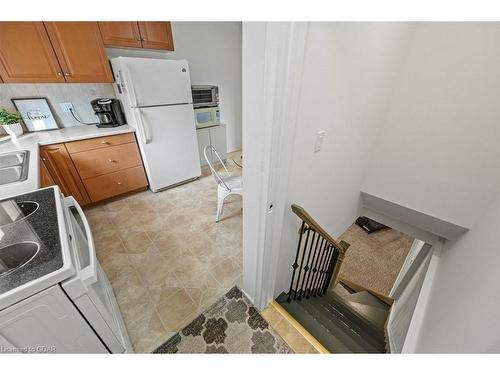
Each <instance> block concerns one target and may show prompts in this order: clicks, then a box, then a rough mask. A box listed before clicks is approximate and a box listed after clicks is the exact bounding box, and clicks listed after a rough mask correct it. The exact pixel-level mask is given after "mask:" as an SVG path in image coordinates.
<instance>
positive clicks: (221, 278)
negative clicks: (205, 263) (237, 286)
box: [210, 259, 241, 287]
mask: <svg viewBox="0 0 500 375" xmlns="http://www.w3.org/2000/svg"><path fill="white" fill-rule="evenodd" d="M210 273H211V274H212V276H213V277H214V278H215V280H217V281H218V282H219V283H220V284H221V285H222V286H223V287H230V286H233V285H234V282H235V280H236V279H238V277H239V276H240V274H241V269H240V268H239V267H237V266H236V265H235V264H234V262H233V261H231V259H225V260H224V261H222V262H221V263H219V264H218V265H216V266H214V267H212V268H211V269H210Z"/></svg>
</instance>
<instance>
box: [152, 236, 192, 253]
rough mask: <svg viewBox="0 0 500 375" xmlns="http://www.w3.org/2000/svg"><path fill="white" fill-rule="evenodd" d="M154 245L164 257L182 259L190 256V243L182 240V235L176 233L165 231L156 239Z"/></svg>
mask: <svg viewBox="0 0 500 375" xmlns="http://www.w3.org/2000/svg"><path fill="white" fill-rule="evenodd" d="M154 244H155V246H156V248H157V249H158V251H159V252H160V253H161V254H162V255H163V256H174V257H182V256H184V255H185V254H190V255H191V252H190V251H189V242H188V241H186V240H185V239H182V235H181V234H180V233H179V234H177V233H175V231H168V232H167V231H165V232H163V233H161V234H160V235H158V236H157V237H156V238H155V239H154Z"/></svg>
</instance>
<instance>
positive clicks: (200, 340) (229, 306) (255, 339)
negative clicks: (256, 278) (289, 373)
mask: <svg viewBox="0 0 500 375" xmlns="http://www.w3.org/2000/svg"><path fill="white" fill-rule="evenodd" d="M153 353H292V350H291V349H290V347H289V346H288V345H287V344H286V343H285V342H284V341H283V339H282V338H281V337H280V336H279V335H278V334H277V333H276V332H274V331H273V330H272V328H271V327H270V326H269V324H268V323H267V322H266V321H265V320H264V318H262V316H261V315H260V314H259V312H258V311H257V310H256V309H255V307H253V306H252V304H251V303H250V302H249V301H248V299H247V298H246V297H245V296H244V295H243V293H242V292H241V290H239V289H238V288H237V287H234V288H232V289H231V290H230V291H229V292H227V293H226V295H225V296H224V297H222V298H221V299H220V300H219V301H217V302H216V303H214V304H213V305H212V306H211V307H210V308H209V309H208V310H207V311H205V312H204V313H203V314H201V315H199V316H198V317H197V318H196V319H194V320H193V321H192V322H191V323H189V324H188V325H187V326H186V327H185V328H184V329H182V330H181V331H180V332H178V333H176V334H175V335H174V336H172V337H171V338H170V339H169V340H168V341H167V342H165V343H164V344H162V345H161V346H160V347H158V348H157V349H156V350H155V351H154V352H153Z"/></svg>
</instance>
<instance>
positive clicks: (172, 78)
mask: <svg viewBox="0 0 500 375" xmlns="http://www.w3.org/2000/svg"><path fill="white" fill-rule="evenodd" d="M122 68H123V75H124V77H123V79H124V80H125V90H127V91H128V95H129V97H130V102H131V103H130V105H131V106H132V107H143V106H154V105H171V104H183V103H192V101H193V98H192V95H191V80H190V78H189V66H188V62H187V61H186V60H161V59H142V58H123V60H122Z"/></svg>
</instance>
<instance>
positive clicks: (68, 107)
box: [59, 102, 73, 113]
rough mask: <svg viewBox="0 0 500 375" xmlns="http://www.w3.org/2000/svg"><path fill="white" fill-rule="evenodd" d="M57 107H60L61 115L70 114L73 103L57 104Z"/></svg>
mask: <svg viewBox="0 0 500 375" xmlns="http://www.w3.org/2000/svg"><path fill="white" fill-rule="evenodd" d="M59 107H61V111H63V113H68V112H71V110H72V109H73V103H71V102H66V103H59Z"/></svg>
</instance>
